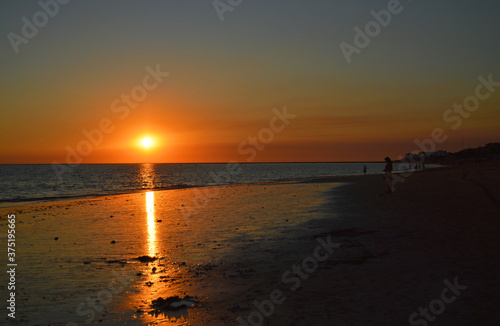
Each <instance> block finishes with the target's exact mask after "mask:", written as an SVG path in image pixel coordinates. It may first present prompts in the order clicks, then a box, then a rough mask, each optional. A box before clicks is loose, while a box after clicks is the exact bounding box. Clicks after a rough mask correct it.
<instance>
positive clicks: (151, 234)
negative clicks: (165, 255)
mask: <svg viewBox="0 0 500 326" xmlns="http://www.w3.org/2000/svg"><path fill="white" fill-rule="evenodd" d="M146 218H147V224H148V254H149V256H150V257H154V256H156V224H155V193H154V191H148V192H146Z"/></svg>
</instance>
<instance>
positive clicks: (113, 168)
mask: <svg viewBox="0 0 500 326" xmlns="http://www.w3.org/2000/svg"><path fill="white" fill-rule="evenodd" d="M364 165H366V167H367V174H380V173H382V170H383V168H384V163H245V164H236V165H231V164H225V163H214V164H211V163H210V164H194V163H193V164H170V163H169V164H149V163H145V164H81V165H77V166H63V169H61V168H59V169H58V170H56V169H54V166H52V165H51V164H34V165H29V164H19V165H17V164H6V165H0V175H1V179H0V189H1V190H2V191H1V195H0V205H1V206H4V207H5V206H17V205H23V204H26V203H31V202H46V201H57V200H63V199H71V198H83V197H95V196H106V195H115V194H123V193H134V192H141V191H146V190H149V191H150V190H166V189H179V188H188V187H205V186H215V185H227V184H249V183H262V182H282V181H294V180H304V179H311V178H323V177H332V176H347V175H360V174H363V166H364Z"/></svg>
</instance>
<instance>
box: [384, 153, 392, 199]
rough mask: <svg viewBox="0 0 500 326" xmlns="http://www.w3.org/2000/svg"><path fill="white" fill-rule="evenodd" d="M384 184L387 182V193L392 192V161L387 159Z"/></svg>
mask: <svg viewBox="0 0 500 326" xmlns="http://www.w3.org/2000/svg"><path fill="white" fill-rule="evenodd" d="M384 172H385V182H387V192H390V193H392V192H394V185H393V184H392V161H391V159H390V158H389V157H386V158H385V168H384Z"/></svg>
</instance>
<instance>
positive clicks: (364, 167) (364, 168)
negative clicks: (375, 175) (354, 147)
mask: <svg viewBox="0 0 500 326" xmlns="http://www.w3.org/2000/svg"><path fill="white" fill-rule="evenodd" d="M363 173H364V174H365V175H366V165H364V166H363Z"/></svg>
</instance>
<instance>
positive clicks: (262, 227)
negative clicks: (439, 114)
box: [0, 162, 500, 326]
mask: <svg viewBox="0 0 500 326" xmlns="http://www.w3.org/2000/svg"><path fill="white" fill-rule="evenodd" d="M499 178H500V165H499V164H498V163H496V162H484V163H481V164H470V165H464V166H459V167H453V168H441V169H432V170H426V171H422V172H415V173H412V174H411V175H408V176H405V177H402V179H401V178H400V179H398V180H400V182H399V183H398V184H397V185H396V187H395V188H396V191H395V192H394V193H386V192H385V191H386V186H385V182H384V180H383V179H382V177H381V175H368V176H356V177H335V178H322V179H314V180H305V181H295V182H278V183H262V184H251V185H233V186H219V187H205V188H193V189H175V190H165V191H154V192H153V191H151V192H143V193H135V194H126V195H118V196H106V197H99V198H93V199H79V200H72V201H66V202H56V203H45V204H39V205H34V206H26V207H17V208H3V209H2V210H1V211H2V214H1V216H2V219H1V226H2V230H7V225H8V223H7V222H8V221H7V216H8V215H9V214H14V215H15V220H16V222H15V229H16V262H17V266H16V322H17V323H19V324H26V325H48V324H51V325H72V326H74V325H86V324H92V323H97V324H100V325H149V324H151V325H156V324H157V325H245V324H249V325H408V324H410V325H426V324H433V325H498V324H499V322H500V317H498V315H497V313H496V311H495V309H496V308H497V307H498V306H499V303H500V299H499V298H498V292H499V290H500V278H499V276H500V272H499V271H500V269H499V268H500V266H499V265H500V250H499V245H498V234H499V231H500V222H499V221H498V216H500V215H499V212H500V206H499V205H500V204H499V199H500V189H499V186H498V185H499V182H498V181H499ZM2 233H3V234H6V231H2ZM4 240H6V238H2V242H1V243H2V246H5V247H6V246H7V244H6V243H7V241H4ZM6 259H7V256H6V255H2V257H1V260H0V262H2V263H3V266H5V265H6V263H7V262H6ZM3 274H4V277H5V272H4V273H3ZM7 283H8V280H7V278H5V280H4V279H3V278H2V284H1V289H2V293H6V292H7V290H6V284H7ZM446 288H447V289H448V290H444V289H446ZM443 293H444V294H443ZM159 297H161V298H169V297H174V298H175V297H179V298H178V299H176V300H177V302H179V304H182V303H184V305H186V307H185V308H182V307H181V309H178V310H177V309H175V310H174V309H171V307H170V308H168V309H167V308H166V307H163V308H162V307H158V306H156V307H155V305H154V304H153V301H154V300H156V299H158V298H159ZM4 312H5V315H7V312H8V311H4ZM2 318H3V317H2Z"/></svg>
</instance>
